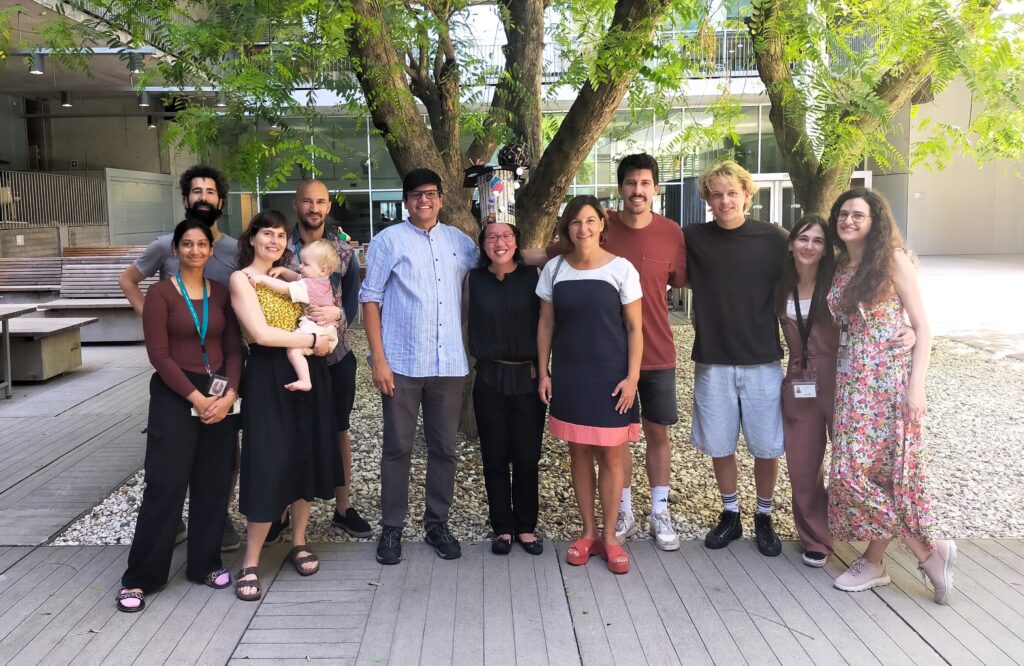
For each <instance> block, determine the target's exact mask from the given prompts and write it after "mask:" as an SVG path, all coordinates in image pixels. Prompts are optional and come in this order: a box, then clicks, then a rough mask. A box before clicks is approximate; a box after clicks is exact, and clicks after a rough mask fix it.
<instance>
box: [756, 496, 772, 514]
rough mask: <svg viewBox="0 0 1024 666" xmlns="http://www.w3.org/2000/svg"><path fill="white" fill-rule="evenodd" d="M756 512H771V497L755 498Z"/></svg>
mask: <svg viewBox="0 0 1024 666" xmlns="http://www.w3.org/2000/svg"><path fill="white" fill-rule="evenodd" d="M757 512H758V513H764V514H771V512H772V498H771V497H769V498H768V499H765V498H763V497H758V498H757Z"/></svg>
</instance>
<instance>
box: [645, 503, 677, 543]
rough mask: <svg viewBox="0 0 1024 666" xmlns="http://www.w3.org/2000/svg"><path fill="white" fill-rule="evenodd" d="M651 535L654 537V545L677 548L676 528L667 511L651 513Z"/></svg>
mask: <svg viewBox="0 0 1024 666" xmlns="http://www.w3.org/2000/svg"><path fill="white" fill-rule="evenodd" d="M651 536H652V537H654V545H655V546H657V547H658V548H660V549H662V550H679V537H678V536H677V535H676V528H675V527H673V526H672V516H670V515H669V514H668V511H658V512H656V513H652V514H651Z"/></svg>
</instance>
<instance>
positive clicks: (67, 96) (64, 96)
mask: <svg viewBox="0 0 1024 666" xmlns="http://www.w3.org/2000/svg"><path fill="white" fill-rule="evenodd" d="M60 105H61V106H63V107H65V108H71V107H72V106H73V105H72V104H71V92H70V91H68V90H62V91H61V93H60Z"/></svg>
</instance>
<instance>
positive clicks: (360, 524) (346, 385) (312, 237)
mask: <svg viewBox="0 0 1024 666" xmlns="http://www.w3.org/2000/svg"><path fill="white" fill-rule="evenodd" d="M294 206H295V215H296V217H297V218H298V221H299V223H298V224H296V225H295V229H293V230H292V233H291V236H290V238H289V239H288V247H289V250H290V251H289V252H287V253H285V266H287V267H288V268H290V269H292V270H293V271H295V272H298V271H299V263H300V261H301V256H302V248H303V247H304V246H305V245H308V244H309V243H312V242H313V241H318V240H320V239H322V238H324V228H325V225H326V223H327V216H328V214H329V213H330V212H331V199H330V193H329V192H328V190H327V186H326V185H324V184H323V183H322V182H320V181H319V180H306V181H303V182H302V183H301V184H299V188H298V189H297V190H296V191H295V201H294ZM327 240H328V241H330V242H331V243H333V244H334V247H335V249H336V250H337V251H338V259H340V260H341V263H340V265H339V267H338V270H337V271H336V272H335V273H334V274H333V275H331V286H332V287H333V288H334V305H333V306H323V307H312V308H310V309H309V311H308V314H309V316H310V317H311V318H312V319H313V320H314V321H315V322H316V323H317V324H320V325H321V326H328V325H336V326H337V327H338V346H337V347H335V349H334V351H333V352H331V353H330V355H328V356H327V365H328V368H329V369H330V371H331V392H332V393H333V395H334V404H335V408H336V415H337V418H338V431H339V432H338V446H339V448H340V449H341V461H342V465H343V467H344V470H345V485H343V486H338V487H337V488H336V489H335V491H334V499H335V507H334V518H333V519H332V520H331V524H333V525H334V527H335V528H336V529H338V530H344V531H345V532H348V533H349V534H351V535H352V536H354V537H363V538H365V537H368V536H371V534H372V533H373V528H371V527H370V524H369V523H367V522H366V521H365V520H363V518H362V517H361V516H360V515H359V512H358V511H356V509H355V507H353V506H352V503H351V500H350V498H349V487H350V485H351V483H352V481H351V479H352V447H351V444H350V442H349V437H348V430H349V416H350V415H351V413H352V404H353V402H354V400H355V392H356V357H355V355H354V354H353V353H352V348H351V347H350V346H349V340H348V324H349V323H350V322H351V321H352V319H353V318H354V317H355V314H356V308H357V307H358V300H357V299H358V293H359V288H358V284H359V259H358V258H357V257H356V256H355V252H353V250H352V247H351V246H350V245H349V244H348V243H347V242H346V241H343V240H341V239H340V238H334V237H332V238H327Z"/></svg>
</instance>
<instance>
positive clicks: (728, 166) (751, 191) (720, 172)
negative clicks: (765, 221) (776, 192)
mask: <svg viewBox="0 0 1024 666" xmlns="http://www.w3.org/2000/svg"><path fill="white" fill-rule="evenodd" d="M712 178H731V179H734V180H735V181H736V182H737V183H739V184H740V187H741V188H742V189H743V191H744V192H746V193H747V194H748V195H750V198H748V200H747V202H746V204H745V206H744V208H743V212H744V213H746V212H747V211H748V210H750V206H751V205H752V204H753V196H754V195H755V194H757V189H758V187H757V183H755V182H754V177H753V176H751V175H750V172H749V171H747V170H746V169H744V168H743V167H741V166H740V165H739V164H737V163H736V162H733V161H732V160H725V161H724V162H719V163H718V164H715V165H714V166H712V167H711V168H709V169H708V170H707V171H705V172H704V173H702V174H701V175H700V178H699V179H698V181H697V186H698V189H700V198H701V199H703V200H704V201H707V202H710V201H711V179H712Z"/></svg>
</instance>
